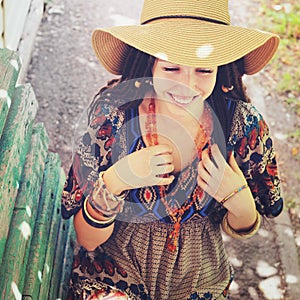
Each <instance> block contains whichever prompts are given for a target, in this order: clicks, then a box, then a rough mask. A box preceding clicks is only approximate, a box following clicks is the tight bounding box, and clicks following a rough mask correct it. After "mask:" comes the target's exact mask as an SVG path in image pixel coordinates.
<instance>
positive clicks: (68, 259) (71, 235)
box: [48, 219, 76, 300]
mask: <svg viewBox="0 0 300 300" xmlns="http://www.w3.org/2000/svg"><path fill="white" fill-rule="evenodd" d="M71 220H72V219H71ZM71 220H69V221H71ZM75 240H76V236H75V231H74V227H73V223H71V224H70V227H69V230H68V237H67V241H66V246H65V252H64V255H63V265H62V272H61V277H60V282H59V290H58V297H57V298H58V299H67V294H68V287H69V279H70V274H71V270H72V265H73V254H74V246H75ZM55 299H56V298H55ZM48 300H50V298H49V299H48Z"/></svg>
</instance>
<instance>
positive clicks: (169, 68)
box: [163, 67, 179, 72]
mask: <svg viewBox="0 0 300 300" xmlns="http://www.w3.org/2000/svg"><path fill="white" fill-rule="evenodd" d="M163 69H164V71H166V72H176V71H179V68H177V67H164V68H163Z"/></svg>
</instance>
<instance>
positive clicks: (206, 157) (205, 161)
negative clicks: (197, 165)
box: [201, 150, 216, 175]
mask: <svg viewBox="0 0 300 300" xmlns="http://www.w3.org/2000/svg"><path fill="white" fill-rule="evenodd" d="M209 152H210V151H209V150H207V151H206V150H205V151H203V152H202V157H201V163H202V166H203V167H204V168H205V169H206V171H207V172H208V173H209V174H210V175H212V174H213V173H214V171H216V166H215V164H214V163H213V161H212V160H211V158H210V154H209Z"/></svg>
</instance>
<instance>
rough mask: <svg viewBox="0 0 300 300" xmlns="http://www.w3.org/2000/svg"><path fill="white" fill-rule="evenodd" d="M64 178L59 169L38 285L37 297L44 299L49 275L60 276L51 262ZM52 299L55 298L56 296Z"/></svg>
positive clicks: (59, 217)
mask: <svg viewBox="0 0 300 300" xmlns="http://www.w3.org/2000/svg"><path fill="white" fill-rule="evenodd" d="M65 180H66V176H65V173H64V171H63V169H61V172H60V180H59V182H58V183H57V193H56V200H55V206H54V213H53V217H52V220H51V228H50V233H49V241H48V248H47V252H46V257H45V264H44V269H43V274H42V278H43V281H42V285H41V287H40V292H39V298H38V299H45V300H46V299H47V298H48V294H49V290H50V289H51V288H52V287H51V286H50V281H51V277H58V278H60V277H61V274H60V273H54V272H53V263H54V255H55V248H56V243H57V239H58V229H59V224H60V220H61V214H60V206H61V194H62V189H63V186H64V184H65ZM53 299H56V297H55V298H53Z"/></svg>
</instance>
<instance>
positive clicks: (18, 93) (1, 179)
mask: <svg viewBox="0 0 300 300" xmlns="http://www.w3.org/2000/svg"><path fill="white" fill-rule="evenodd" d="M37 106H38V104H37V101H36V98H35V95H34V93H33V90H32V87H31V86H30V85H21V86H19V87H17V88H16V90H15V93H14V97H13V102H12V105H11V108H10V110H9V113H8V117H7V122H6V124H5V127H4V131H3V134H2V138H1V140H0V199H1V201H0V220H1V226H0V263H1V262H2V256H3V251H4V247H5V243H6V239H7V234H8V230H9V224H10V220H11V216H12V212H13V208H14V204H15V198H16V195H17V192H18V189H19V186H20V178H21V173H22V170H23V166H24V163H25V158H26V154H27V151H28V144H29V141H30V138H31V133H32V126H33V121H34V118H35V116H36V113H37Z"/></svg>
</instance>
